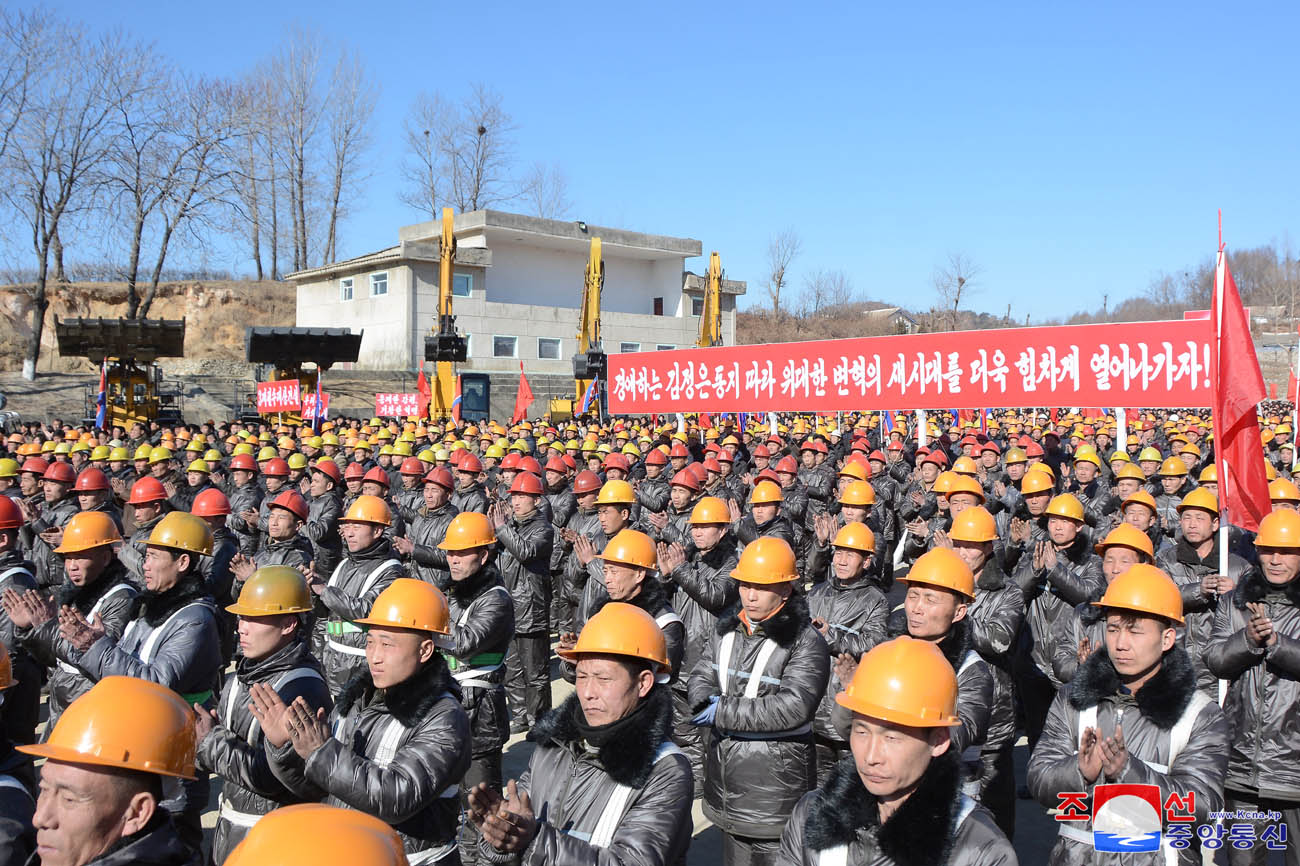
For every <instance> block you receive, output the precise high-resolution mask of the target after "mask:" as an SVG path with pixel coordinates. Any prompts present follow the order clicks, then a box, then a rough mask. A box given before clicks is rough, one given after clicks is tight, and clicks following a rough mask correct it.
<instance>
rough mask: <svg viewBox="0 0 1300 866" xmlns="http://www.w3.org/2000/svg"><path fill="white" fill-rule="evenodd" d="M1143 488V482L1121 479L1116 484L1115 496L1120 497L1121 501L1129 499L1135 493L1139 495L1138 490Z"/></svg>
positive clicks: (1133, 479)
mask: <svg viewBox="0 0 1300 866" xmlns="http://www.w3.org/2000/svg"><path fill="white" fill-rule="evenodd" d="M1141 486H1142V482H1141V481H1138V480H1137V479H1136V478H1121V479H1119V480H1118V481H1116V482H1115V494H1116V495H1117V496H1119V498H1120V500H1124V499H1128V498H1129V497H1130V496H1132V495H1133V494H1134V493H1137V492H1138V488H1139V487H1141Z"/></svg>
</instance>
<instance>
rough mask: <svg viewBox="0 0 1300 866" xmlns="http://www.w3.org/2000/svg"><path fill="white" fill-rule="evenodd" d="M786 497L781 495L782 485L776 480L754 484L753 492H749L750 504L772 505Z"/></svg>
mask: <svg viewBox="0 0 1300 866" xmlns="http://www.w3.org/2000/svg"><path fill="white" fill-rule="evenodd" d="M784 499H785V497H784V496H782V495H781V487H780V485H778V484H777V483H776V482H775V481H760V482H758V483H757V484H755V485H754V490H753V492H752V493H750V494H749V504H750V505H770V504H772V503H773V502H781V501H783V500H784Z"/></svg>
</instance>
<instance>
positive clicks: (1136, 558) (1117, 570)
mask: <svg viewBox="0 0 1300 866" xmlns="http://www.w3.org/2000/svg"><path fill="white" fill-rule="evenodd" d="M1141 561H1142V557H1141V556H1140V555H1139V554H1138V552H1137V551H1136V550H1134V549H1133V548H1131V547H1121V546H1119V545H1112V546H1110V547H1108V548H1106V552H1105V553H1103V554H1102V555H1101V572H1102V574H1104V575H1106V584H1107V586H1109V585H1110V582H1111V581H1112V580H1114V579H1115V578H1117V577H1119V576H1120V575H1121V574H1123V573H1124V572H1126V571H1128V570H1129V569H1130V568H1132V567H1133V566H1135V565H1137V564H1138V563H1139V562H1141Z"/></svg>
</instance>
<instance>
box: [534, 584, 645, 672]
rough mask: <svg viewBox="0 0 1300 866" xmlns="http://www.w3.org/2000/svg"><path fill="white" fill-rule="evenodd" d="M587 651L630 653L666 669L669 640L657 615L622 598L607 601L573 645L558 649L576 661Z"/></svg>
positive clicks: (622, 654)
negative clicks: (656, 617) (623, 600)
mask: <svg viewBox="0 0 1300 866" xmlns="http://www.w3.org/2000/svg"><path fill="white" fill-rule="evenodd" d="M585 653H593V654H596V653H598V654H600V655H616V656H630V657H631V658H638V659H644V660H646V661H648V662H653V663H654V664H655V665H656V666H658V668H659V669H660V670H667V669H668V667H669V662H668V642H667V641H666V640H665V639H664V632H663V629H661V628H660V627H659V624H658V623H657V622H655V620H654V617H652V616H651V615H650V614H648V613H646V612H645V611H644V610H642V609H641V608H639V607H637V606H635V605H631V604H627V603H625V602H621V601H611V602H608V603H607V604H606V605H605V606H604V607H602V608H601V609H600V610H598V611H596V613H595V614H594V615H593V616H592V617H591V619H589V620H587V624H586V625H584V626H583V627H582V631H581V632H580V633H579V634H578V642H577V643H576V644H574V645H573V649H561V650H556V654H557V655H558V656H560V658H563V659H568V660H569V661H577V660H578V657H579V656H581V655H583V654H585Z"/></svg>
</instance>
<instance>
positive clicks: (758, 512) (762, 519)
mask: <svg viewBox="0 0 1300 866" xmlns="http://www.w3.org/2000/svg"><path fill="white" fill-rule="evenodd" d="M780 510H781V504H780V503H778V502H765V503H762V504H761V505H755V506H754V522H755V523H757V524H758V525H759V526H762V525H764V524H766V523H769V522H771V521H773V520H775V519H776V513H777V512H778V511H780Z"/></svg>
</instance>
